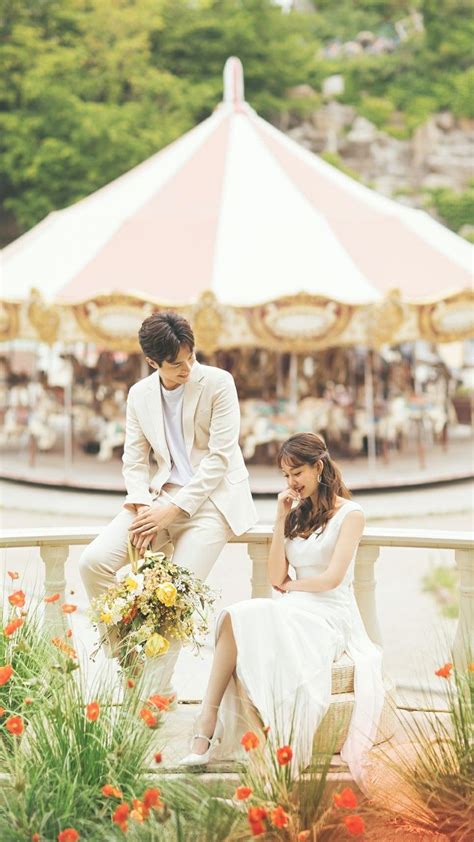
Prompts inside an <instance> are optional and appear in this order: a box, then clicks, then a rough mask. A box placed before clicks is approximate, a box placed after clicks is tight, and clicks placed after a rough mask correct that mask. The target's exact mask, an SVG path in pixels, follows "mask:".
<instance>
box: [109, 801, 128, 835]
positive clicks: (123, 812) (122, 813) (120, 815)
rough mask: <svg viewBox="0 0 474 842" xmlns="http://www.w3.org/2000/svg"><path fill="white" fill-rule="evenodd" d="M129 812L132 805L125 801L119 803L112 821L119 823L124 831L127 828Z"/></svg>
mask: <svg viewBox="0 0 474 842" xmlns="http://www.w3.org/2000/svg"><path fill="white" fill-rule="evenodd" d="M129 812H130V807H129V806H128V804H126V803H125V801H124V802H123V803H122V804H119V805H118V807H117V809H116V810H115V812H114V813H113V815H112V821H113V822H114V824H118V826H119V827H120V829H121V830H123V831H124V833H125V831H126V829H127V819H128V814H129ZM124 825H125V826H124Z"/></svg>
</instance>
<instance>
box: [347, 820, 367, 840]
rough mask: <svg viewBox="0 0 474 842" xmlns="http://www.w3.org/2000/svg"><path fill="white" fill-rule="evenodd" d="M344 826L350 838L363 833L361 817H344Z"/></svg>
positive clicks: (363, 827)
mask: <svg viewBox="0 0 474 842" xmlns="http://www.w3.org/2000/svg"><path fill="white" fill-rule="evenodd" d="M344 824H345V826H346V827H347V830H348V831H349V833H350V834H351V836H361V835H362V834H363V833H364V831H365V825H364V820H363V819H362V818H361V816H346V817H345V819H344Z"/></svg>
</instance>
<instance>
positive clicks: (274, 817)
mask: <svg viewBox="0 0 474 842" xmlns="http://www.w3.org/2000/svg"><path fill="white" fill-rule="evenodd" d="M289 820H290V817H289V815H288V813H285V811H284V809H283V807H280V805H278V807H275V809H274V810H272V812H271V813H270V821H271V823H272V825H273V827H288V822H289Z"/></svg>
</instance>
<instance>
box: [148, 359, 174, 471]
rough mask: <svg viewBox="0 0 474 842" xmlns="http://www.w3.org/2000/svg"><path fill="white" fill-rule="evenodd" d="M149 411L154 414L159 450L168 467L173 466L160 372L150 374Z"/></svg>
mask: <svg viewBox="0 0 474 842" xmlns="http://www.w3.org/2000/svg"><path fill="white" fill-rule="evenodd" d="M146 402H147V407H148V411H149V412H150V415H151V416H152V419H153V423H154V426H155V430H156V435H157V438H158V451H159V453H160V455H161V456H163V458H164V460H165V462H166V463H167V465H168V467H169V468H171V457H170V452H169V450H168V445H167V443H166V436H165V427H164V423H163V406H162V403H161V386H160V377H159V374H158V372H156V373H155V374H152V375H150V383H149V387H148V390H147V393H146Z"/></svg>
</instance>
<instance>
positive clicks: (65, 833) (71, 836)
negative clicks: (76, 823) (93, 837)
mask: <svg viewBox="0 0 474 842" xmlns="http://www.w3.org/2000/svg"><path fill="white" fill-rule="evenodd" d="M80 838H81V837H80V835H79V833H78V832H77V830H75V829H74V828H73V827H66V829H65V830H61V831H60V832H59V833H58V842H77V840H78V839H80Z"/></svg>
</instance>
